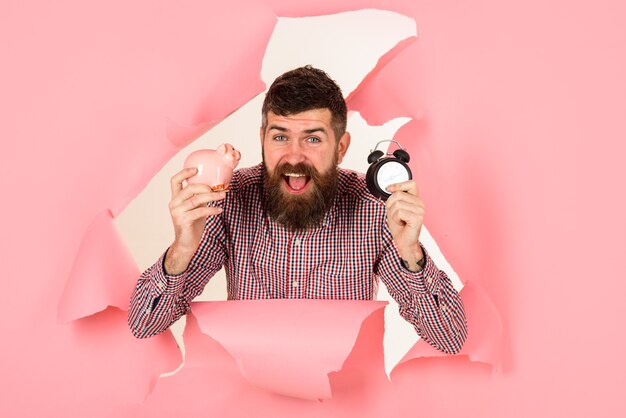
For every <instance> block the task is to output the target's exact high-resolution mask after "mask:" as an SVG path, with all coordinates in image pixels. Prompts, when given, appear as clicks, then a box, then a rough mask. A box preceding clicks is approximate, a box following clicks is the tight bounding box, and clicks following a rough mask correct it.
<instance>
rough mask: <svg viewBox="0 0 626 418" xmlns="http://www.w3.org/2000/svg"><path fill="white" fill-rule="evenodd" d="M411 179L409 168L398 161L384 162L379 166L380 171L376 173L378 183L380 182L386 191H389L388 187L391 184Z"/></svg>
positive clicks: (379, 184) (381, 187) (382, 188)
mask: <svg viewBox="0 0 626 418" xmlns="http://www.w3.org/2000/svg"><path fill="white" fill-rule="evenodd" d="M410 179H411V176H410V175H409V172H408V171H407V168H406V167H405V166H404V165H403V164H400V163H399V162H398V161H389V162H386V163H384V164H383V165H381V166H380V167H379V168H378V172H377V173H376V183H378V187H379V188H380V189H381V190H383V191H384V192H385V193H389V192H387V190H386V188H387V186H389V185H390V184H394V183H402V182H403V181H407V180H410Z"/></svg>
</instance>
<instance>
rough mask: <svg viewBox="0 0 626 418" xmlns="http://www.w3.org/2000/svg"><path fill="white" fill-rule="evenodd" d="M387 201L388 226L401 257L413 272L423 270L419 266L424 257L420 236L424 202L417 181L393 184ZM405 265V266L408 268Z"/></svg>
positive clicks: (388, 189) (389, 189) (388, 188)
mask: <svg viewBox="0 0 626 418" xmlns="http://www.w3.org/2000/svg"><path fill="white" fill-rule="evenodd" d="M387 191H388V192H390V193H391V196H390V197H389V199H387V224H388V225H389V230H390V231H391V235H392V236H393V241H394V242H395V244H396V247H397V248H398V252H399V253H400V257H401V258H402V260H405V262H406V264H408V266H407V268H408V269H409V270H412V271H418V270H420V269H421V267H419V265H418V264H417V263H418V262H419V261H420V260H421V259H422V258H423V257H424V254H423V252H422V249H421V247H420V246H419V236H420V232H421V230H422V224H423V222H424V201H423V200H422V199H421V198H420V197H419V189H418V187H417V183H416V182H415V180H409V181H405V182H402V183H396V184H392V185H390V186H388V187H387ZM406 264H405V266H406Z"/></svg>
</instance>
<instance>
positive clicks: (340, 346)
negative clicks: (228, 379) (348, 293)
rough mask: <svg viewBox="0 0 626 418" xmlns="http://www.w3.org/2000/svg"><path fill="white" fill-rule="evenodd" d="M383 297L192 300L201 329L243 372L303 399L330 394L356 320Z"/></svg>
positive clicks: (257, 381)
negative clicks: (332, 378)
mask: <svg viewBox="0 0 626 418" xmlns="http://www.w3.org/2000/svg"><path fill="white" fill-rule="evenodd" d="M385 305H386V302H377V301H331V300H289V299H272V300H250V301H248V300H246V301H227V302H197V303H194V304H193V305H192V311H193V312H194V315H195V316H196V317H197V318H198V322H199V324H200V329H202V332H203V333H205V334H207V335H210V336H211V337H212V338H214V339H215V340H217V341H218V342H219V343H220V344H221V345H222V346H223V347H224V348H226V350H227V351H228V352H229V353H230V354H231V356H232V357H233V358H234V359H235V360H236V362H237V365H238V366H239V369H240V371H241V373H242V374H243V376H244V377H245V378H246V379H247V380H248V381H249V382H250V383H252V384H253V385H255V386H258V387H261V388H264V389H266V390H269V391H272V392H275V393H278V394H282V395H288V396H293V397H298V398H303V399H329V398H330V397H331V390H330V383H329V381H328V374H329V373H330V372H334V371H339V370H340V369H341V365H342V364H343V362H344V361H345V359H346V357H347V356H348V354H349V353H350V351H351V350H352V348H353V346H354V343H355V340H356V337H357V335H358V332H359V329H360V327H361V323H362V322H363V321H364V320H365V318H367V317H368V316H369V315H371V314H372V313H373V312H374V311H376V310H378V309H383V307H384V306H385Z"/></svg>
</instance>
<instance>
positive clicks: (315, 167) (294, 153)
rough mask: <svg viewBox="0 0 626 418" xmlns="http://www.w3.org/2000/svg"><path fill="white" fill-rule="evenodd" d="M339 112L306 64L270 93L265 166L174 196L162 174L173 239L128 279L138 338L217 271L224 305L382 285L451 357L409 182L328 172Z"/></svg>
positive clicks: (185, 304) (445, 307)
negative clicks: (380, 190) (216, 188)
mask: <svg viewBox="0 0 626 418" xmlns="http://www.w3.org/2000/svg"><path fill="white" fill-rule="evenodd" d="M346 119H347V109H346V103H345V100H344V98H343V96H342V93H341V90H340V88H339V86H337V84H336V83H335V82H334V81H333V80H332V79H330V78H329V77H328V75H327V74H326V73H325V72H323V71H321V70H319V69H316V68H313V67H310V66H306V67H302V68H298V69H295V70H292V71H289V72H287V73H285V74H283V75H281V76H280V77H278V78H277V79H276V80H275V81H274V83H273V84H272V86H271V87H270V89H269V90H268V92H267V94H266V96H265V101H264V103H263V109H262V125H261V129H260V137H261V145H262V149H263V156H262V157H263V163H262V164H259V165H257V166H254V167H250V168H244V169H240V170H236V171H235V173H234V174H233V177H232V180H231V182H230V187H229V192H228V193H224V192H213V191H211V189H210V188H209V187H208V186H206V185H202V184H191V185H187V186H186V187H183V182H184V180H185V179H188V178H190V177H191V176H193V175H195V174H196V173H197V170H196V169H195V168H188V169H184V170H182V171H180V172H179V173H177V174H176V175H174V176H173V177H172V180H171V188H172V199H171V201H170V204H169V209H170V213H171V217H172V222H173V225H174V231H175V239H174V242H173V243H172V245H171V246H170V247H169V248H168V249H167V251H166V252H165V253H164V254H163V256H161V258H160V259H159V260H157V262H156V263H155V264H154V265H153V266H152V267H150V268H149V269H148V270H146V271H145V272H144V273H143V274H142V275H141V277H140V278H139V280H138V282H137V286H136V288H135V291H134V292H133V296H132V299H131V306H130V309H129V325H130V327H131V330H132V332H133V334H134V335H135V336H136V337H139V338H143V337H149V336H152V335H155V334H158V333H160V332H162V331H164V330H165V329H167V328H168V327H169V326H170V325H171V324H172V323H173V322H174V321H176V320H177V319H178V318H180V317H181V316H182V315H184V314H186V313H188V312H189V309H190V302H191V301H192V299H193V298H194V297H196V296H197V295H199V294H200V293H201V292H202V290H203V288H204V286H205V285H206V283H207V282H208V280H209V279H210V278H211V277H212V276H213V275H214V274H215V273H216V272H217V271H218V270H220V269H221V268H222V267H224V268H225V271H226V277H227V286H228V298H229V299H267V298H292V299H293V298H308V299H315V298H319V299H362V300H368V299H373V298H375V296H376V293H377V288H378V280H383V282H384V283H385V285H386V286H387V289H388V290H389V293H390V294H391V296H392V297H393V298H394V299H395V300H396V301H397V302H398V305H399V307H400V314H401V315H402V316H403V317H404V318H405V319H406V320H407V321H408V322H410V323H411V324H412V325H413V326H414V327H415V329H416V331H417V333H418V334H419V335H420V336H421V337H422V338H424V340H426V341H427V342H429V343H430V344H431V345H432V346H433V347H435V348H437V349H439V350H441V351H444V352H447V353H456V352H458V351H459V350H460V349H461V346H462V345H463V342H464V340H465V338H466V335H467V325H466V319H465V312H464V310H463V304H462V302H461V299H460V298H459V295H458V293H457V292H456V291H455V290H454V288H453V286H452V283H451V282H450V279H449V278H448V277H447V275H446V274H445V273H444V272H443V271H441V270H439V269H438V268H437V266H436V265H435V264H434V262H433V261H432V259H431V258H430V257H429V256H428V253H427V252H426V250H425V249H424V247H423V246H422V245H421V244H420V242H419V234H420V231H421V228H422V221H423V217H424V204H423V202H422V200H421V199H420V197H419V195H418V189H417V185H416V183H415V181H412V180H410V181H407V182H404V183H398V184H395V185H391V186H389V187H388V191H389V192H391V193H392V194H391V196H390V197H389V199H388V200H387V202H386V203H385V202H383V201H381V200H380V199H377V198H375V197H374V196H372V195H371V193H370V192H369V191H368V189H367V187H366V183H365V178H364V176H363V175H362V174H358V173H355V172H352V171H349V170H344V169H340V168H338V164H340V163H341V161H342V159H343V157H344V156H345V154H346V151H347V150H348V147H349V145H350V134H349V133H348V132H347V131H346Z"/></svg>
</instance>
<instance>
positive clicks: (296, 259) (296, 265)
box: [289, 237, 302, 298]
mask: <svg viewBox="0 0 626 418" xmlns="http://www.w3.org/2000/svg"><path fill="white" fill-rule="evenodd" d="M301 244H302V239H301V238H298V237H296V238H294V240H293V245H292V247H291V259H292V263H291V266H292V269H291V272H290V273H291V277H292V280H291V282H290V283H289V284H290V289H289V294H290V295H291V298H301V297H302V296H301V293H302V289H301V288H300V280H299V277H300V268H301V255H300V254H301V251H300V248H301Z"/></svg>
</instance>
